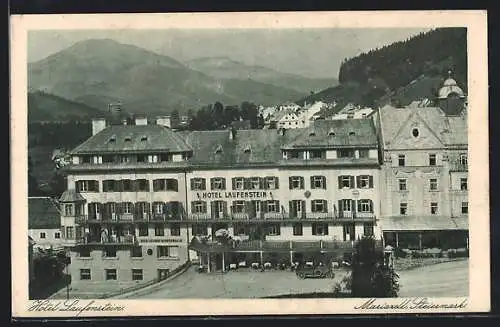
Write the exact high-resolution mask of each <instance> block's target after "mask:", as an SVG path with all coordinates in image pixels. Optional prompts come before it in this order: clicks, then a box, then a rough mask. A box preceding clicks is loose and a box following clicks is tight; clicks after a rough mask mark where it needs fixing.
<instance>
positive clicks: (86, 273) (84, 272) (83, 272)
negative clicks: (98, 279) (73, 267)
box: [80, 268, 91, 280]
mask: <svg viewBox="0 0 500 327" xmlns="http://www.w3.org/2000/svg"><path fill="white" fill-rule="evenodd" d="M90 279H91V275H90V269H88V268H87V269H80V280H90Z"/></svg>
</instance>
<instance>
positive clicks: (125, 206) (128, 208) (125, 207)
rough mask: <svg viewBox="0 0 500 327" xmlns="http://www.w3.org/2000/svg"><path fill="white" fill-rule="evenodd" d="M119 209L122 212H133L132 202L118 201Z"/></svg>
mask: <svg viewBox="0 0 500 327" xmlns="http://www.w3.org/2000/svg"><path fill="white" fill-rule="evenodd" d="M120 210H121V212H122V213H124V214H133V213H134V204H133V203H132V202H122V203H120Z"/></svg>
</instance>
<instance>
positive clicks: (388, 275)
mask: <svg viewBox="0 0 500 327" xmlns="http://www.w3.org/2000/svg"><path fill="white" fill-rule="evenodd" d="M351 267H352V271H351V295H352V296H353V297H379V298H380V297H397V296H398V292H399V282H398V279H399V276H398V275H397V274H396V272H395V271H394V270H393V268H392V267H389V266H388V265H385V264H384V257H383V252H382V251H380V250H377V249H376V245H375V240H374V239H373V238H371V237H363V238H362V239H360V240H358V241H357V242H356V245H355V251H354V254H353V259H352V266H351Z"/></svg>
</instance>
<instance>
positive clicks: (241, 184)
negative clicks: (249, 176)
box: [233, 177, 245, 190]
mask: <svg viewBox="0 0 500 327" xmlns="http://www.w3.org/2000/svg"><path fill="white" fill-rule="evenodd" d="M244 189H245V179H244V178H243V177H235V178H233V190H244Z"/></svg>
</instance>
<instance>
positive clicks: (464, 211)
mask: <svg viewBox="0 0 500 327" xmlns="http://www.w3.org/2000/svg"><path fill="white" fill-rule="evenodd" d="M468 213H469V202H462V214H463V215H466V214H468Z"/></svg>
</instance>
